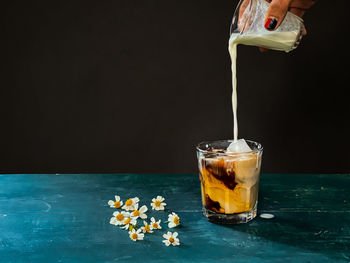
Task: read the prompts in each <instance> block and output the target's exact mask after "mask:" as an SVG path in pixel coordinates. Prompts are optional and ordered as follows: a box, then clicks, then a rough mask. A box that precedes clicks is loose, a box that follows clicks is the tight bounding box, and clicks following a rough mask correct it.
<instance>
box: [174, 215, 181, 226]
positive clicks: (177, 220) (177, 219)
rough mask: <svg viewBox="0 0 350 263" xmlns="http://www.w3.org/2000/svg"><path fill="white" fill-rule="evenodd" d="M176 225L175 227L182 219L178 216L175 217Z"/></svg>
mask: <svg viewBox="0 0 350 263" xmlns="http://www.w3.org/2000/svg"><path fill="white" fill-rule="evenodd" d="M174 224H175V225H178V224H180V218H178V217H177V216H175V217H174Z"/></svg>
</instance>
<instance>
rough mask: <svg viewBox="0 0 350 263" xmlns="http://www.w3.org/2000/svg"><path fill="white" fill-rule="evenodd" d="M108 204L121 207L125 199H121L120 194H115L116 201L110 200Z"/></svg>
mask: <svg viewBox="0 0 350 263" xmlns="http://www.w3.org/2000/svg"><path fill="white" fill-rule="evenodd" d="M108 205H109V206H110V207H114V208H120V207H121V206H122V205H123V201H120V196H118V195H116V196H115V201H113V200H109V201H108Z"/></svg>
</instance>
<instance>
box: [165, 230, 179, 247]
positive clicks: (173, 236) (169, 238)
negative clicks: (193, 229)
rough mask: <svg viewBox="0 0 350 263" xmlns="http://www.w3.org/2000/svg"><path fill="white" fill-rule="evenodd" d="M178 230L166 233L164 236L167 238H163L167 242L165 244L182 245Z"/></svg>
mask: <svg viewBox="0 0 350 263" xmlns="http://www.w3.org/2000/svg"><path fill="white" fill-rule="evenodd" d="M177 235H178V234H177V232H174V233H171V232H168V233H167V234H164V235H163V237H164V238H165V240H163V243H165V245H166V246H167V247H168V246H170V245H173V246H178V245H180V240H179V239H178V238H177Z"/></svg>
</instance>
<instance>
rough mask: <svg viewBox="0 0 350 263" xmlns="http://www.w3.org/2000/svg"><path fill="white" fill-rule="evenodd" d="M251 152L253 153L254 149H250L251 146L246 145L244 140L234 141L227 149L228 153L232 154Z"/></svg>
mask: <svg viewBox="0 0 350 263" xmlns="http://www.w3.org/2000/svg"><path fill="white" fill-rule="evenodd" d="M250 151H252V149H250V147H249V145H248V144H247V143H246V141H245V140H244V139H239V140H237V141H233V142H231V143H230V145H229V146H228V147H227V152H230V153H245V152H250Z"/></svg>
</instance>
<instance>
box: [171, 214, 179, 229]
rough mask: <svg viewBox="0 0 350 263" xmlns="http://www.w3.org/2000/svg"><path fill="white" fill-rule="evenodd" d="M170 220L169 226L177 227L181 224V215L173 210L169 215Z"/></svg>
mask: <svg viewBox="0 0 350 263" xmlns="http://www.w3.org/2000/svg"><path fill="white" fill-rule="evenodd" d="M168 222H169V223H168V227H169V228H173V227H176V226H178V225H180V217H179V216H178V215H177V214H175V213H174V212H172V213H171V214H170V215H168Z"/></svg>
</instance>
